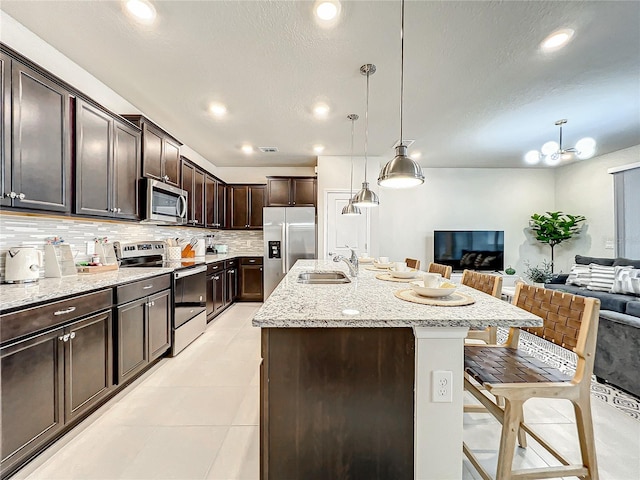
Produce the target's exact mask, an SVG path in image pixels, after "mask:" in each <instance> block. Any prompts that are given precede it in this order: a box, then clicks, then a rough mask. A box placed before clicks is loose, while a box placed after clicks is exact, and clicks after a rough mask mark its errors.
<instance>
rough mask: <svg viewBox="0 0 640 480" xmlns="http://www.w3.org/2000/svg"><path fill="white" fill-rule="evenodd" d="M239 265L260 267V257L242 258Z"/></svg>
mask: <svg viewBox="0 0 640 480" xmlns="http://www.w3.org/2000/svg"><path fill="white" fill-rule="evenodd" d="M240 264H241V265H262V257H242V258H241V259H240Z"/></svg>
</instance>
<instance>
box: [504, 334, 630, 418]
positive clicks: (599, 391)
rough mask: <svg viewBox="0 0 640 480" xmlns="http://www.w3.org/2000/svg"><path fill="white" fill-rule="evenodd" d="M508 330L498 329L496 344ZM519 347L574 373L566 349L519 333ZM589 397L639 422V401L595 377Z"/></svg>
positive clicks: (573, 360) (573, 362)
mask: <svg viewBox="0 0 640 480" xmlns="http://www.w3.org/2000/svg"><path fill="white" fill-rule="evenodd" d="M508 332H509V330H508V329H506V328H498V343H503V342H505V341H506V340H507V334H508ZM519 346H520V347H521V348H522V349H523V350H524V351H526V352H527V353H528V354H529V355H532V356H533V357H535V358H538V359H539V360H542V361H543V362H545V363H547V364H549V365H551V366H552V367H555V368H557V369H558V370H560V371H561V372H563V373H566V374H567V375H573V374H574V373H575V371H576V358H577V357H576V354H575V353H573V352H570V351H569V350H567V349H566V348H563V347H560V346H558V345H555V344H553V343H551V342H548V341H547V340H544V339H542V338H540V337H537V336H536V335H532V334H530V333H527V332H525V331H521V332H520V343H519ZM591 395H592V397H593V398H596V399H598V400H599V401H601V402H605V403H608V404H609V405H612V406H613V407H615V408H617V409H618V410H620V411H621V412H623V413H624V414H626V415H628V416H630V417H631V418H633V419H635V420H637V421H639V422H640V399H638V398H636V397H634V396H633V395H631V394H629V393H626V392H624V391H622V390H619V389H617V388H616V387H614V386H612V385H609V384H607V383H598V382H597V381H596V377H595V376H593V377H592V378H591Z"/></svg>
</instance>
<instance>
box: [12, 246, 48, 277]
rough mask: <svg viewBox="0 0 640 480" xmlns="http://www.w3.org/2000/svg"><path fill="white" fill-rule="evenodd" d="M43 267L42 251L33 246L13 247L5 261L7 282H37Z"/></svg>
mask: <svg viewBox="0 0 640 480" xmlns="http://www.w3.org/2000/svg"><path fill="white" fill-rule="evenodd" d="M40 267H42V252H41V251H40V250H37V249H35V248H33V247H12V248H10V249H9V250H7V253H6V259H5V263H4V281H5V283H28V282H37V281H38V279H39V278H40Z"/></svg>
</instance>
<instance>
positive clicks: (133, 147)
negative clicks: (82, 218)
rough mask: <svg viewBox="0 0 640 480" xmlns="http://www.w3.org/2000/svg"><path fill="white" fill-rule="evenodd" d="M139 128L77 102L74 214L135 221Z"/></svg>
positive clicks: (137, 215) (136, 211) (98, 109)
mask: <svg viewBox="0 0 640 480" xmlns="http://www.w3.org/2000/svg"><path fill="white" fill-rule="evenodd" d="M139 166H140V130H137V129H136V128H135V127H133V126H132V125H129V124H127V123H125V122H123V121H119V120H117V119H116V118H114V117H113V116H112V115H110V114H109V113H107V112H105V111H104V110H102V109H100V108H97V107H95V106H93V105H91V104H89V103H87V102H85V101H83V100H80V99H78V100H77V101H76V182H75V185H76V196H75V199H76V201H75V213H77V214H83V215H96V216H101V217H111V218H114V217H115V218H127V219H132V220H138V219H139V218H140V215H139V209H138V201H137V198H138V195H137V194H138V183H139V182H138V172H139Z"/></svg>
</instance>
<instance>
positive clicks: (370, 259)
mask: <svg viewBox="0 0 640 480" xmlns="http://www.w3.org/2000/svg"><path fill="white" fill-rule="evenodd" d="M358 261H359V262H360V263H373V257H359V258H358Z"/></svg>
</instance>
